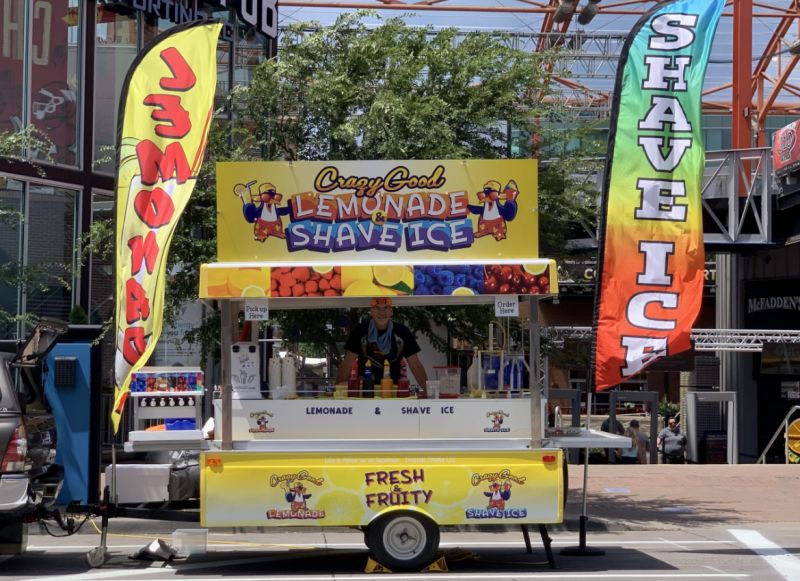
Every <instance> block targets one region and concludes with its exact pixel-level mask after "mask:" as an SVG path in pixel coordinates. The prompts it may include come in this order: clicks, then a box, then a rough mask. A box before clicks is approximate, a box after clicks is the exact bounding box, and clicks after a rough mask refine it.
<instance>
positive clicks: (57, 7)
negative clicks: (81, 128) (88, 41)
mask: <svg viewBox="0 0 800 581" xmlns="http://www.w3.org/2000/svg"><path fill="white" fill-rule="evenodd" d="M79 4H80V3H79V2H78V0H69V2H64V1H63V0H50V1H42V0H37V1H36V2H31V3H30V22H31V26H30V29H31V30H32V34H31V39H32V40H31V46H30V71H31V77H30V79H31V80H30V95H31V111H30V121H31V125H33V126H34V127H35V128H36V129H38V130H39V131H41V132H42V133H44V135H46V136H47V138H48V139H49V140H50V141H51V144H52V145H51V150H50V151H49V152H38V153H34V156H35V157H38V158H39V159H44V158H46V157H48V155H47V154H48V153H49V157H50V158H51V159H52V161H53V162H55V163H58V164H61V165H71V166H76V165H78V163H79V157H78V151H79V147H80V145H79V139H78V131H77V128H78V121H79V116H78V113H79V110H80V107H79V95H80V90H79V82H80V71H79V67H78V63H79V59H80V56H81V54H80V53H81V46H80V38H81V36H80V22H81V20H80V9H79Z"/></svg>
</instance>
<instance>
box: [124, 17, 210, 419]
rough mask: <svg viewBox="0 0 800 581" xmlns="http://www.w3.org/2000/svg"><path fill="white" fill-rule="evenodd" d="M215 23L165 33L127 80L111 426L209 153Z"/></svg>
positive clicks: (148, 339) (152, 335) (154, 318)
mask: <svg viewBox="0 0 800 581" xmlns="http://www.w3.org/2000/svg"><path fill="white" fill-rule="evenodd" d="M221 28H222V24H221V23H219V22H215V21H202V20H201V21H195V22H191V23H188V24H186V25H181V26H178V27H175V28H173V29H171V30H169V31H167V32H165V33H164V34H162V35H160V36H159V37H158V38H156V39H155V40H154V41H153V42H152V43H151V44H150V45H149V46H148V47H147V48H145V49H144V50H143V51H142V52H141V53H140V54H139V56H138V57H137V58H136V60H135V61H134V62H133V64H132V65H131V68H130V70H129V71H128V76H127V78H126V79H125V85H124V88H123V92H122V106H121V109H120V115H119V119H120V135H119V141H118V143H119V146H118V147H119V151H118V160H117V178H116V195H117V199H116V202H117V205H116V222H117V224H116V246H117V261H116V270H117V276H116V280H117V304H116V317H115V331H116V348H115V359H114V379H115V390H114V408H113V410H112V412H111V419H112V422H113V424H114V431H115V432H116V431H117V430H118V429H119V421H120V418H121V414H122V411H123V409H124V406H125V401H126V399H127V397H128V394H129V392H130V380H131V374H132V373H134V372H136V370H138V369H139V368H140V367H141V366H142V365H144V364H145V363H146V362H147V359H148V358H149V357H150V354H151V353H152V352H153V349H154V348H155V345H156V342H157V341H158V338H159V336H160V335H161V327H162V322H163V311H164V285H165V271H166V266H167V251H168V250H169V244H170V240H171V238H172V233H173V232H174V230H175V226H176V225H177V223H178V220H179V219H180V216H181V213H182V212H183V209H184V208H185V207H186V204H187V202H188V201H189V196H190V195H191V193H192V190H193V189H194V185H195V182H196V181H197V174H198V172H199V171H200V166H201V164H202V161H203V155H204V153H205V147H206V140H207V138H208V128H209V124H210V123H211V119H212V112H213V105H214V91H215V88H216V82H217V72H216V62H217V60H216V59H217V41H218V37H219V33H220V30H221Z"/></svg>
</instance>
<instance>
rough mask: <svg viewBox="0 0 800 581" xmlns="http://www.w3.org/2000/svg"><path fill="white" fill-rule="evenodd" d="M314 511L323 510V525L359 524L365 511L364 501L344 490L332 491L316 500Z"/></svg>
mask: <svg viewBox="0 0 800 581" xmlns="http://www.w3.org/2000/svg"><path fill="white" fill-rule="evenodd" d="M314 508H315V509H316V510H324V511H325V518H324V519H323V521H324V522H325V524H348V525H352V524H353V523H360V522H361V520H362V519H363V518H364V513H365V512H366V509H365V507H364V500H363V499H362V498H361V497H360V496H358V495H357V494H354V493H352V492H347V491H345V490H341V489H339V490H332V491H330V492H326V493H325V494H323V495H322V496H320V497H319V498H318V499H317V502H316V503H315V504H314Z"/></svg>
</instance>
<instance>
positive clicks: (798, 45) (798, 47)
mask: <svg viewBox="0 0 800 581" xmlns="http://www.w3.org/2000/svg"><path fill="white" fill-rule="evenodd" d="M789 54H793V55H798V54H800V38H798V39H795V41H794V42H793V43H792V44H790V45H789Z"/></svg>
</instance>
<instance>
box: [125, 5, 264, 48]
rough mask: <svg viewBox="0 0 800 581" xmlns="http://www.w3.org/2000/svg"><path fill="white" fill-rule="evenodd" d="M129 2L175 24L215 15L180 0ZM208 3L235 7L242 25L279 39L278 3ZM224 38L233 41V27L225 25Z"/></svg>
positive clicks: (132, 6) (205, 18) (222, 6)
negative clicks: (183, 3)
mask: <svg viewBox="0 0 800 581" xmlns="http://www.w3.org/2000/svg"><path fill="white" fill-rule="evenodd" d="M126 3H127V4H129V5H130V6H131V8H133V9H134V10H136V11H137V12H141V13H143V14H154V15H156V16H158V17H159V18H161V19H163V20H168V21H169V22H172V23H174V24H182V23H184V22H191V21H192V20H207V19H209V18H211V17H212V14H210V13H208V12H206V11H204V10H200V9H196V10H195V9H194V8H190V7H187V6H183V5H182V4H181V3H180V2H178V1H177V0H173V1H164V0H127V2H126ZM208 4H210V5H212V6H218V7H221V8H235V9H236V15H237V16H238V17H239V20H240V21H241V22H244V23H246V24H249V25H250V26H252V27H253V28H255V29H256V30H257V31H258V32H260V33H261V34H264V35H265V36H268V37H269V38H276V37H277V36H278V1H277V0H227V1H226V0H217V2H209V3H208ZM222 38H223V39H224V40H230V39H232V38H233V28H232V26H231V25H230V24H225V25H224V28H223V32H222Z"/></svg>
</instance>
